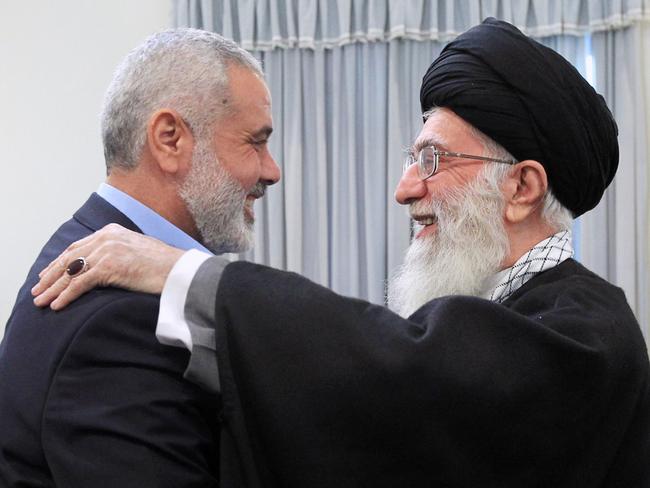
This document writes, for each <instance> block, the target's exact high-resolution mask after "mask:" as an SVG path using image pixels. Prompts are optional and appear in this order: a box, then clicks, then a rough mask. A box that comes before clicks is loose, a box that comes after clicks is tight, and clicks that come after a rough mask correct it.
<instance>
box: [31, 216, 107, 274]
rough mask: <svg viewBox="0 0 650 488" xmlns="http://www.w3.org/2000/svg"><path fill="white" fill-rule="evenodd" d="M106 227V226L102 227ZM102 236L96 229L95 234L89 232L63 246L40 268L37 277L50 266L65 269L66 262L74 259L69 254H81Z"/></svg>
mask: <svg viewBox="0 0 650 488" xmlns="http://www.w3.org/2000/svg"><path fill="white" fill-rule="evenodd" d="M104 228H106V227H104ZM101 238H103V233H102V230H100V231H98V232H97V233H95V234H90V235H88V236H86V237H84V238H83V239H79V240H78V241H75V242H73V243H72V244H70V245H69V246H68V247H66V248H65V250H64V251H63V252H62V253H61V254H59V255H58V256H57V257H56V258H54V260H52V261H51V262H50V264H48V265H47V266H46V267H45V268H44V269H42V270H41V272H40V273H38V277H39V278H42V277H43V276H44V275H45V274H47V273H48V272H50V271H51V270H52V268H56V269H59V270H65V269H66V268H67V267H68V263H69V262H70V261H71V260H72V259H74V258H73V257H71V256H73V255H74V256H75V257H78V256H83V255H84V254H83V250H84V249H88V248H90V247H92V243H93V241H95V240H99V239H101Z"/></svg>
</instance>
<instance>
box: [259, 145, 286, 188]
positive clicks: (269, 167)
mask: <svg viewBox="0 0 650 488" xmlns="http://www.w3.org/2000/svg"><path fill="white" fill-rule="evenodd" d="M280 174H281V171H280V167H279V166H278V164H277V163H276V162H275V159H273V156H272V155H271V153H270V152H269V151H268V150H267V151H266V154H265V155H264V159H263V160H262V173H261V175H260V179H261V180H262V181H264V183H266V184H267V185H274V184H275V183H277V182H278V181H280Z"/></svg>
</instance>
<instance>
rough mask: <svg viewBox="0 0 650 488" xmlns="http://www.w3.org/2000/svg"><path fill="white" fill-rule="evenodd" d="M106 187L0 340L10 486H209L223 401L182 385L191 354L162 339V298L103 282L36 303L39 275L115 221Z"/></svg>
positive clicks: (1, 475) (45, 256)
mask: <svg viewBox="0 0 650 488" xmlns="http://www.w3.org/2000/svg"><path fill="white" fill-rule="evenodd" d="M111 222H116V223H118V224H121V225H122V226H124V227H127V228H129V229H131V230H135V231H139V229H137V227H136V226H135V225H134V224H133V223H132V222H131V221H130V220H129V219H128V218H126V217H125V216H124V215H123V214H122V213H120V212H119V211H117V210H116V209H115V208H114V207H113V206H111V205H110V204H108V203H107V202H106V201H105V200H103V199H102V198H101V197H99V196H98V195H96V194H93V195H92V196H91V197H90V199H89V200H88V201H87V202H86V203H85V204H84V206H83V207H81V209H79V211H78V212H77V213H76V214H75V215H74V218H73V219H71V220H70V221H68V222H66V223H65V224H63V225H62V226H61V228H59V230H58V231H57V232H56V233H55V234H54V235H53V236H52V238H51V239H50V240H49V242H48V243H47V244H46V245H45V247H44V248H43V250H42V252H41V253H40V255H39V256H38V258H37V259H36V262H35V264H34V265H33V267H32V269H31V270H30V271H29V275H28V277H27V280H26V282H25V284H24V285H23V287H22V288H21V289H20V292H19V294H18V299H17V301H16V305H15V307H14V310H13V312H12V314H11V317H10V318H9V322H8V324H7V328H6V332H5V337H4V339H3V341H2V344H1V345H0V486H2V487H18V486H20V487H40V486H60V487H66V488H67V487H83V488H88V487H93V488H96V487H104V486H106V487H119V488H127V487H138V488H141V487H174V488H179V487H189V486H197V487H199V486H200V487H205V486H213V485H215V484H216V481H215V480H216V479H217V473H216V471H217V459H218V452H217V450H218V449H217V446H218V442H217V436H218V434H217V426H216V425H215V421H214V420H212V419H214V418H215V415H214V411H215V409H217V408H218V404H217V398H216V396H213V395H209V394H207V393H205V392H203V391H201V390H200V389H199V388H198V387H195V386H193V385H192V384H191V383H189V382H187V381H184V380H183V377H182V375H183V371H184V369H185V367H186V366H187V361H188V352H187V351H185V350H183V349H180V348H174V347H166V346H163V345H161V344H159V343H158V342H157V340H156V337H155V328H156V321H157V317H158V304H159V298H158V297H157V296H153V295H147V294H142V293H133V292H128V291H123V290H118V289H115V288H103V289H97V290H94V291H92V292H89V293H88V294H86V295H84V296H83V297H81V298H80V299H79V300H78V301H76V302H75V303H73V304H72V305H70V306H69V307H68V308H66V309H65V310H63V311H61V312H53V311H52V310H50V309H49V308H45V309H38V308H37V307H35V306H34V305H33V303H32V297H31V295H30V289H31V287H32V286H33V285H34V284H35V283H36V282H37V273H38V272H39V270H41V269H42V268H43V267H44V266H45V265H47V263H48V262H50V261H51V260H52V259H54V258H55V257H56V256H57V255H58V254H59V253H60V252H62V251H63V250H64V249H65V248H66V247H67V246H68V245H69V244H70V243H72V242H73V241H75V240H77V239H80V238H82V237H84V236H86V235H89V234H90V233H92V232H94V231H95V230H97V229H100V228H101V227H103V226H105V225H106V224H108V223H111Z"/></svg>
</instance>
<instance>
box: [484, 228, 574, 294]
mask: <svg viewBox="0 0 650 488" xmlns="http://www.w3.org/2000/svg"><path fill="white" fill-rule="evenodd" d="M570 257H573V246H572V244H571V231H569V230H563V231H560V232H558V233H557V234H553V235H552V236H551V237H549V238H547V239H544V240H543V241H541V242H539V243H538V244H536V245H535V246H533V248H532V249H531V250H530V251H528V252H527V253H526V254H524V255H523V256H522V257H520V258H519V260H518V261H517V262H516V263H515V264H514V265H512V266H511V267H510V268H506V269H504V270H502V271H500V272H498V273H497V274H496V275H494V276H493V277H492V278H490V279H489V280H488V281H487V283H486V286H485V290H486V291H485V293H483V294H482V295H481V296H482V297H483V298H487V299H488V300H492V301H494V302H497V303H502V302H504V301H505V300H506V299H507V298H508V297H510V295H512V294H513V293H514V292H515V291H517V290H518V289H519V288H521V286H523V284H524V283H526V282H527V281H528V280H530V279H531V278H533V277H534V276H535V275H537V274H538V273H541V272H542V271H546V270H547V269H551V268H554V267H555V266H557V265H558V264H560V263H561V262H562V261H565V260H567V259H569V258H570Z"/></svg>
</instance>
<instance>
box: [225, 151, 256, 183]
mask: <svg viewBox="0 0 650 488" xmlns="http://www.w3.org/2000/svg"><path fill="white" fill-rule="evenodd" d="M227 170H228V172H229V173H230V175H231V176H232V177H233V178H234V179H235V180H237V182H239V184H240V185H241V186H242V188H244V190H245V191H247V192H248V191H250V190H251V189H252V188H253V187H254V186H255V184H256V183H257V182H258V181H259V179H260V164H259V160H258V158H257V154H256V153H254V154H247V155H245V156H243V157H242V158H241V159H239V160H237V161H232V164H229V165H228V166H227Z"/></svg>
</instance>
